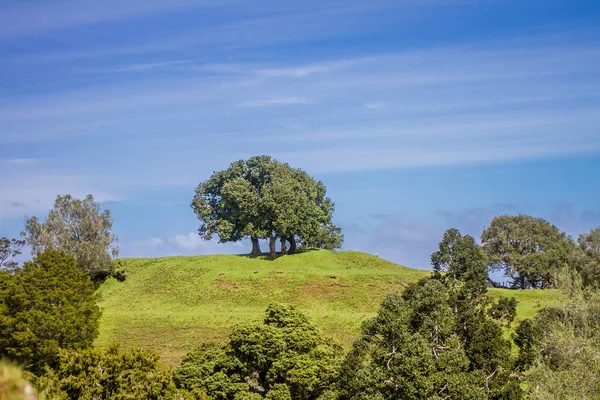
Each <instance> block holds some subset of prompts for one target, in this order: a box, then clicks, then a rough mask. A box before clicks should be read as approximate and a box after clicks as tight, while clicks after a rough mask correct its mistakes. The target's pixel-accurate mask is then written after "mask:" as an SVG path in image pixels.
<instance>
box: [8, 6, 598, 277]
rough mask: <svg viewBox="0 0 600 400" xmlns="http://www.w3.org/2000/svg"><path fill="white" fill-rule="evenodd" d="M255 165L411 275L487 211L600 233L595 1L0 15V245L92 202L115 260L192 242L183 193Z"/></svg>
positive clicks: (206, 247)
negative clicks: (73, 205) (104, 213)
mask: <svg viewBox="0 0 600 400" xmlns="http://www.w3.org/2000/svg"><path fill="white" fill-rule="evenodd" d="M256 154H269V155H272V156H274V157H276V158H278V159H281V160H283V161H287V162H289V163H290V164H292V165H293V166H298V167H302V168H304V169H305V170H306V171H308V172H309V173H310V174H312V175H313V176H315V177H316V178H318V179H320V180H322V181H323V182H324V183H325V184H326V185H327V187H328V189H329V194H330V196H331V197H332V198H333V199H334V201H335V202H336V210H337V211H336V222H337V223H338V224H339V225H341V226H342V227H343V228H344V232H345V236H346V243H345V246H344V247H345V248H347V249H354V250H363V251H368V252H371V253H378V254H379V255H380V256H382V257H385V258H388V259H391V260H393V261H396V262H399V263H403V264H405V265H408V266H413V267H419V268H427V267H428V259H429V254H430V253H431V252H432V251H434V250H435V247H436V243H437V242H438V241H439V239H440V237H441V235H442V233H443V231H444V230H445V229H446V228H449V227H451V226H454V227H457V228H459V229H461V230H462V231H463V232H466V233H469V234H472V235H474V236H476V237H477V236H479V235H480V233H481V230H482V229H483V227H484V226H485V225H486V224H487V223H488V222H489V220H490V219H491V218H492V217H493V216H494V215H498V214H501V213H518V212H524V213H529V214H532V215H536V216H541V217H544V218H547V219H549V220H550V221H551V222H553V223H555V224H557V225H558V226H559V227H560V228H562V229H564V230H566V231H567V232H569V233H571V234H573V235H576V234H578V233H581V232H585V231H587V230H589V229H591V228H593V227H595V226H598V225H600V188H599V186H598V172H600V3H599V2H597V1H595V0H594V1H583V0H580V1H566V0H563V1H552V0H543V1H542V0H539V1H538V0H489V1H486V0H421V1H405V0H394V1H388V0H379V1H375V0H370V1H364V0H361V1H358V0H344V1H337V0H330V1H313V0H308V1H303V2H298V1H287V0H283V1H278V2H271V1H265V0H256V1H241V0H220V1H216V0H214V1H213V0H196V1H191V0H171V1H166V0H146V1H137V0H136V1H133V0H129V1H126V0H119V1H117V0H103V1H97V0H86V1H52V0H48V1H6V0H5V1H0V236H16V235H18V233H19V232H20V230H21V229H22V226H23V220H24V217H25V216H26V215H44V214H45V212H47V210H48V209H49V208H50V207H51V205H52V202H53V199H54V197H55V196H56V195H57V194H59V193H61V194H62V193H71V194H73V195H75V196H84V195H85V194H86V193H93V194H94V196H95V197H96V198H97V199H98V200H99V201H101V202H102V203H103V206H104V207H106V208H109V209H110V210H111V211H112V213H113V216H114V222H115V225H114V230H115V233H116V234H117V235H118V236H119V237H120V247H121V254H122V255H123V256H141V255H145V256H159V255H170V254H202V253H215V252H245V251H247V250H248V246H247V244H246V243H238V244H233V245H231V244H227V245H220V244H217V243H214V242H203V241H201V240H200V239H199V238H198V237H197V235H196V233H195V232H196V229H197V225H198V224H197V221H196V220H195V216H194V214H193V213H192V211H191V209H190V208H189V202H190V200H191V198H192V196H193V190H194V187H195V186H196V185H197V184H198V183H199V182H200V181H202V180H204V179H206V178H207V177H208V176H209V175H210V174H211V172H212V171H214V170H218V169H222V168H225V167H227V165H228V163H229V162H231V161H233V160H236V159H240V158H246V157H249V156H252V155H256Z"/></svg>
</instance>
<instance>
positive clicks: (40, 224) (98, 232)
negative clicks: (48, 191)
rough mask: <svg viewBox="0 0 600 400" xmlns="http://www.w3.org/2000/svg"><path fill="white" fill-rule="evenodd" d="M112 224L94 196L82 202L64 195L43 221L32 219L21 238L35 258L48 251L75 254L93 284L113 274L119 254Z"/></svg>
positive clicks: (106, 211) (57, 198)
mask: <svg viewBox="0 0 600 400" xmlns="http://www.w3.org/2000/svg"><path fill="white" fill-rule="evenodd" d="M112 224H113V222H112V219H111V216H110V211H108V210H104V211H102V210H101V209H100V204H99V203H98V202H96V201H94V197H93V196H92V195H91V194H89V195H87V197H86V198H85V199H83V200H79V199H75V198H73V197H72V196H71V195H64V196H57V197H56V201H55V202H54V208H53V209H52V210H50V212H49V213H48V217H47V218H46V219H45V220H44V221H40V220H39V219H38V218H37V217H31V218H29V219H28V220H27V221H26V222H25V230H24V231H23V232H22V233H21V235H22V236H23V237H25V240H26V242H27V244H28V245H30V246H31V248H32V252H33V255H35V254H37V253H39V252H43V251H44V250H46V249H55V250H60V251H63V252H65V253H68V254H72V255H73V257H75V260H76V261H77V265H78V266H79V268H81V270H82V271H84V272H86V273H87V274H89V276H90V277H91V278H92V279H93V280H102V279H104V278H105V277H106V276H107V275H109V274H110V272H111V271H112V268H113V263H112V258H113V257H116V256H117V255H118V254H119V249H118V247H117V242H118V239H117V237H116V236H115V235H114V234H113V233H112Z"/></svg>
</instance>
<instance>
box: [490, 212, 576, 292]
mask: <svg viewBox="0 0 600 400" xmlns="http://www.w3.org/2000/svg"><path fill="white" fill-rule="evenodd" d="M481 242H482V244H483V248H484V250H485V251H486V253H487V256H488V260H489V263H490V267H491V268H492V269H493V270H503V271H504V274H505V275H506V276H507V277H509V278H510V279H512V281H513V286H514V287H517V288H521V289H527V288H537V289H545V288H548V287H549V286H550V285H552V282H553V276H554V275H555V274H556V272H557V271H558V270H559V269H561V268H564V267H566V266H568V265H569V264H570V263H571V262H572V261H573V255H574V250H575V245H574V243H573V241H572V240H571V239H570V238H569V237H568V236H567V235H566V234H565V233H564V232H561V231H560V230H559V229H558V228H557V227H556V226H554V225H552V224H550V223H549V222H548V221H546V220H544V219H542V218H534V217H531V216H528V215H516V216H510V215H503V216H499V217H495V218H494V219H493V220H492V222H491V223H490V226H489V227H487V228H486V229H485V230H484V231H483V234H482V235H481Z"/></svg>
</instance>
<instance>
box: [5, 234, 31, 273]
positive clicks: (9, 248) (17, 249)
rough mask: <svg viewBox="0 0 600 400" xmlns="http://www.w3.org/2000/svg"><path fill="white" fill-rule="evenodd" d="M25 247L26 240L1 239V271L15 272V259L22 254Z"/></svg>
mask: <svg viewBox="0 0 600 400" xmlns="http://www.w3.org/2000/svg"><path fill="white" fill-rule="evenodd" d="M24 245H25V241H24V240H17V239H9V238H6V237H3V238H0V270H8V271H14V270H15V268H17V263H16V262H15V261H14V260H13V258H14V257H16V256H18V255H19V254H21V248H22V247H23V246H24Z"/></svg>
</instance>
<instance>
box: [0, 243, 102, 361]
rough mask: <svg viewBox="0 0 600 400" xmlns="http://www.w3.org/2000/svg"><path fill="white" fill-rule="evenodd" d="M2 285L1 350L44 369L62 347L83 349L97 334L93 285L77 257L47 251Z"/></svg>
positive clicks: (3, 280)
mask: <svg viewBox="0 0 600 400" xmlns="http://www.w3.org/2000/svg"><path fill="white" fill-rule="evenodd" d="M0 285H1V286H0V355H3V356H6V357H9V358H11V359H14V360H17V361H20V362H22V363H24V364H25V365H26V366H27V368H28V369H29V370H31V371H33V372H39V371H40V370H41V368H43V366H44V365H46V364H51V363H53V361H54V360H55V357H56V355H57V353H58V350H59V349H60V348H69V349H83V348H86V347H88V346H90V345H91V344H92V342H93V340H94V339H95V338H96V336H97V334H98V321H99V318H100V309H99V308H98V306H97V305H96V299H97V297H96V294H95V292H94V286H93V284H92V282H91V281H90V279H89V277H88V276H87V274H85V273H84V272H82V271H81V270H80V269H79V268H77V264H76V263H75V259H74V258H73V257H72V256H70V255H66V254H64V253H62V252H59V251H56V250H46V251H45V252H43V253H40V254H38V256H37V257H35V258H34V259H33V261H31V262H27V263H25V265H24V267H23V268H20V269H17V270H16V271H15V272H14V274H12V275H4V277H3V279H2V280H0Z"/></svg>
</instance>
